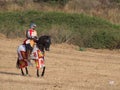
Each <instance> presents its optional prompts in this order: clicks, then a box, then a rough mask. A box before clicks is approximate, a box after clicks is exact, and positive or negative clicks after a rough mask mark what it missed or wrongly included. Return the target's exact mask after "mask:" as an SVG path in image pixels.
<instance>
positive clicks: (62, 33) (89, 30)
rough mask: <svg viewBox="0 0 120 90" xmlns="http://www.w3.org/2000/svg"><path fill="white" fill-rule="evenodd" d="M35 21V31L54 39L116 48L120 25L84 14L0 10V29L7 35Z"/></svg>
mask: <svg viewBox="0 0 120 90" xmlns="http://www.w3.org/2000/svg"><path fill="white" fill-rule="evenodd" d="M31 22H35V23H36V24H37V32H38V35H39V36H40V35H42V34H49V35H51V37H52V40H53V42H55V43H62V42H67V43H72V44H75V45H78V46H80V47H92V48H109V49H114V48H120V26H119V25H115V24H111V23H110V22H108V21H105V20H103V19H100V18H96V17H90V16H87V15H84V14H67V13H60V12H38V11H25V12H1V13H0V23H1V24H0V28H1V29H0V32H1V33H4V34H5V35H6V36H7V37H12V38H15V37H24V36H25V35H24V32H25V31H26V30H27V29H28V28H29V24H30V23H31Z"/></svg>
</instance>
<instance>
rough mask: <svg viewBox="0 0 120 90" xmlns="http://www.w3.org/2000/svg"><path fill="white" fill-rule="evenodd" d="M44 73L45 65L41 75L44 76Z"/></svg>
mask: <svg viewBox="0 0 120 90" xmlns="http://www.w3.org/2000/svg"><path fill="white" fill-rule="evenodd" d="M44 73H45V67H43V71H42V74H41V76H44Z"/></svg>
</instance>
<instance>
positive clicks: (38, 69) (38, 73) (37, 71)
mask: <svg viewBox="0 0 120 90" xmlns="http://www.w3.org/2000/svg"><path fill="white" fill-rule="evenodd" d="M39 76H40V75H39V69H37V77H39Z"/></svg>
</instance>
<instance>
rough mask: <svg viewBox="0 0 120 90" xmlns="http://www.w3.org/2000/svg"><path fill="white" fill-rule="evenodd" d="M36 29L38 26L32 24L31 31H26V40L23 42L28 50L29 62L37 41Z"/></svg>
mask: <svg viewBox="0 0 120 90" xmlns="http://www.w3.org/2000/svg"><path fill="white" fill-rule="evenodd" d="M35 28H36V24H34V23H32V24H31V25H30V29H28V30H27V31H26V39H25V40H24V42H23V45H25V48H26V56H27V60H28V61H30V54H31V52H32V50H33V47H34V45H35V44H36V41H37V31H36V30H35Z"/></svg>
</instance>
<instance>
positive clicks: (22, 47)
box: [17, 45, 45, 69]
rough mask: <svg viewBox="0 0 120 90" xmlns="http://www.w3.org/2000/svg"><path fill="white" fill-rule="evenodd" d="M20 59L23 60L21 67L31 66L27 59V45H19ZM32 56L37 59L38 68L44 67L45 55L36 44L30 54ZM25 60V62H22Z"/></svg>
mask: <svg viewBox="0 0 120 90" xmlns="http://www.w3.org/2000/svg"><path fill="white" fill-rule="evenodd" d="M17 52H18V59H19V61H20V62H21V65H20V68H24V67H26V66H29V62H28V61H27V54H26V48H25V45H20V46H19V47H18V50H17ZM30 58H31V59H32V60H34V61H35V63H36V68H37V69H39V68H42V67H44V66H45V65H44V55H43V54H42V52H41V51H40V50H39V49H38V48H37V46H36V45H34V48H33V51H32V53H31V55H30ZM22 62H23V63H22Z"/></svg>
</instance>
